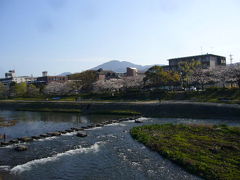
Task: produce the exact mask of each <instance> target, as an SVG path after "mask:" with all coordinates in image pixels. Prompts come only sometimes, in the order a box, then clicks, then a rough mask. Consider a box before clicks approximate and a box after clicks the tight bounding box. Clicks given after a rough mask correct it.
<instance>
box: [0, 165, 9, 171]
mask: <svg viewBox="0 0 240 180" xmlns="http://www.w3.org/2000/svg"><path fill="white" fill-rule="evenodd" d="M9 170H10V166H4V165H3V166H0V171H9Z"/></svg>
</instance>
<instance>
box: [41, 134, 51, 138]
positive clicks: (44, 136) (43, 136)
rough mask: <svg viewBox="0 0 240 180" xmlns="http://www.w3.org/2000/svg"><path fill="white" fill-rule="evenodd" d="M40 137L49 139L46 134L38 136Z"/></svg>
mask: <svg viewBox="0 0 240 180" xmlns="http://www.w3.org/2000/svg"><path fill="white" fill-rule="evenodd" d="M40 137H42V138H46V137H49V135H47V134H40Z"/></svg>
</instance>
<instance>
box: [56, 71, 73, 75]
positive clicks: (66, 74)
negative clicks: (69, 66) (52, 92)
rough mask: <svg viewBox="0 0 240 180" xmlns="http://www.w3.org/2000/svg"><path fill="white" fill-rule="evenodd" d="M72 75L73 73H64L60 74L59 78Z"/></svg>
mask: <svg viewBox="0 0 240 180" xmlns="http://www.w3.org/2000/svg"><path fill="white" fill-rule="evenodd" d="M70 74H72V73H70V72H64V73H61V74H59V75H58V76H68V75H70Z"/></svg>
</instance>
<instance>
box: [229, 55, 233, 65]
mask: <svg viewBox="0 0 240 180" xmlns="http://www.w3.org/2000/svg"><path fill="white" fill-rule="evenodd" d="M229 56H230V64H232V61H233V55H232V54H230V55H229Z"/></svg>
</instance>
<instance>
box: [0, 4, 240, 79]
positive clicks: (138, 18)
mask: <svg viewBox="0 0 240 180" xmlns="http://www.w3.org/2000/svg"><path fill="white" fill-rule="evenodd" d="M239 19H240V1H239V0H34V1H33V0H0V73H1V74H0V76H3V72H4V71H7V70H9V69H15V70H16V72H17V74H18V75H31V74H33V75H35V76H38V75H40V74H41V72H42V71H43V70H47V71H48V72H49V74H59V73H62V72H80V71H83V70H85V69H88V68H91V67H94V66H97V65H99V64H101V63H103V62H106V61H109V60H126V61H131V62H133V63H136V64H142V65H147V64H167V63H168V62H167V59H168V58H173V57H179V56H188V55H197V54H201V53H207V52H208V53H214V54H219V55H223V56H226V57H227V60H228V61H229V54H230V53H231V54H233V58H234V62H239V61H240V46H239V44H240V35H239V33H240V20H239ZM201 49H202V50H201Z"/></svg>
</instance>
